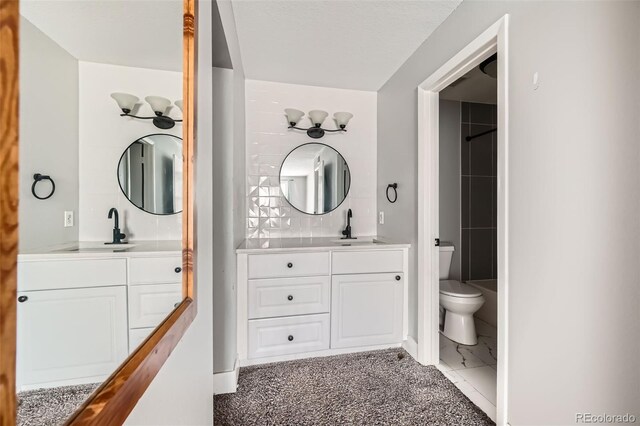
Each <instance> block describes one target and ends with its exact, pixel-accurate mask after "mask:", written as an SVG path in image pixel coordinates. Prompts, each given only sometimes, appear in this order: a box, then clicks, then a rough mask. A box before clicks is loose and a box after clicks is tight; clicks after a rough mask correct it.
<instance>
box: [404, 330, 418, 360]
mask: <svg viewBox="0 0 640 426" xmlns="http://www.w3.org/2000/svg"><path fill="white" fill-rule="evenodd" d="M402 348H403V349H404V350H405V351H407V352H408V353H409V355H411V357H412V358H413V359H418V342H416V340H415V339H414V338H413V337H411V336H407V340H405V341H403V342H402Z"/></svg>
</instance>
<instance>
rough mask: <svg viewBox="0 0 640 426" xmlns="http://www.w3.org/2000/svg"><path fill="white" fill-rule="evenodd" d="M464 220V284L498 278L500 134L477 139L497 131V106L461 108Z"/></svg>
mask: <svg viewBox="0 0 640 426" xmlns="http://www.w3.org/2000/svg"><path fill="white" fill-rule="evenodd" d="M461 108H462V111H461V128H460V138H461V149H460V153H461V163H460V164H461V167H460V169H461V174H462V176H461V200H460V202H461V216H462V224H461V228H462V244H461V261H462V280H463V281H466V280H480V279H491V278H494V279H495V278H496V276H497V243H496V222H497V180H496V175H497V170H496V167H497V146H496V145H497V144H496V142H497V133H496V132H494V133H490V134H488V135H484V136H481V137H479V138H475V139H473V140H471V141H469V142H467V141H466V139H465V138H466V136H469V135H475V134H478V133H482V132H484V131H487V130H490V129H494V128H495V127H496V121H497V120H496V118H497V117H496V115H497V111H496V106H495V105H488V104H478V103H468V102H462V105H461Z"/></svg>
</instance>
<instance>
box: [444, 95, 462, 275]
mask: <svg viewBox="0 0 640 426" xmlns="http://www.w3.org/2000/svg"><path fill="white" fill-rule="evenodd" d="M439 120H440V122H439V129H440V148H439V149H440V151H439V154H440V163H439V167H440V200H439V201H440V203H439V205H440V241H448V242H451V243H453V246H454V248H455V251H454V252H453V259H452V260H451V269H450V270H449V278H450V279H452V280H459V279H460V258H461V253H462V245H461V241H460V235H461V234H460V102H457V101H444V100H441V101H440V117H439Z"/></svg>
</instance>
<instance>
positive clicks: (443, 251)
mask: <svg viewBox="0 0 640 426" xmlns="http://www.w3.org/2000/svg"><path fill="white" fill-rule="evenodd" d="M438 248H439V249H440V255H439V258H440V259H439V260H440V279H441V280H446V279H448V278H449V269H450V268H451V259H453V251H454V250H455V249H454V247H453V245H452V244H448V243H442V244H441V245H440V247H438Z"/></svg>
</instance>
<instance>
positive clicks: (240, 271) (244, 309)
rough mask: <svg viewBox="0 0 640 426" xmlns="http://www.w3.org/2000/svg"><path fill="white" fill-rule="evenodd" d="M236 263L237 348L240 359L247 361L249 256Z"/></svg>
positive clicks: (241, 257) (243, 256)
mask: <svg viewBox="0 0 640 426" xmlns="http://www.w3.org/2000/svg"><path fill="white" fill-rule="evenodd" d="M236 262H237V264H236V268H237V271H236V273H237V275H236V348H237V350H238V354H239V355H238V356H239V357H240V359H245V358H246V357H247V354H248V353H249V330H248V324H249V301H248V298H249V295H248V293H247V291H248V269H247V268H248V262H249V256H248V255H247V254H244V253H241V254H238V255H237V259H236Z"/></svg>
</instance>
